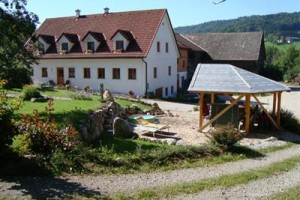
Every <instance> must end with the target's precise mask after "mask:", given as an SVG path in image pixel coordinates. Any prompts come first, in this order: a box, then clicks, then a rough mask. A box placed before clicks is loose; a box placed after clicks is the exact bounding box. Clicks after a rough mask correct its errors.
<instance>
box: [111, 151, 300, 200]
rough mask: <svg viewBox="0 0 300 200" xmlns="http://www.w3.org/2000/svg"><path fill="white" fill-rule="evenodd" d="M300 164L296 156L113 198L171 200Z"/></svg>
mask: <svg viewBox="0 0 300 200" xmlns="http://www.w3.org/2000/svg"><path fill="white" fill-rule="evenodd" d="M299 163H300V156H296V157H293V158H291V159H287V160H285V161H282V162H277V163H274V164H272V165H271V166H268V167H264V168H261V169H257V170H251V171H246V172H241V173H237V174H233V175H223V176H220V177H217V178H210V179H205V180H202V181H198V182H192V183H185V184H177V185H172V186H166V187H159V188H151V189H145V190H140V191H138V192H135V193H131V194H129V195H126V194H117V195H116V196H114V197H113V199H123V200H125V199H160V198H168V199H170V198H171V197H174V196H178V195H181V194H195V193H199V192H201V191H204V190H213V189H214V188H216V187H224V188H230V187H234V186H236V185H240V184H247V183H249V182H251V181H256V180H259V179H263V178H266V177H269V176H273V175H276V174H279V173H282V172H285V171H288V170H291V169H292V168H294V167H295V166H296V165H298V164H299Z"/></svg>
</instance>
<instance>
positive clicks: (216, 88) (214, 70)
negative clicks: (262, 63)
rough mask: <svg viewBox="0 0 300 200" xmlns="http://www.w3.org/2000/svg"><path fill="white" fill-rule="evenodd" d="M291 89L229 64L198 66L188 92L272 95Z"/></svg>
mask: <svg viewBox="0 0 300 200" xmlns="http://www.w3.org/2000/svg"><path fill="white" fill-rule="evenodd" d="M290 90H291V89H290V88H289V87H287V86H285V85H283V84H280V83H278V82H276V81H273V80H271V79H268V78H265V77H263V76H260V75H257V74H254V73H252V72H249V71H246V70H243V69H241V68H238V67H235V66H233V65H230V64H198V66H197V68H196V70H195V73H194V75H193V78H192V81H191V83H190V85H189V88H188V91H189V92H206V93H218V92H220V93H231V94H237V93H248V94H255V93H272V92H280V91H290Z"/></svg>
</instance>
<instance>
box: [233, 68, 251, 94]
mask: <svg viewBox="0 0 300 200" xmlns="http://www.w3.org/2000/svg"><path fill="white" fill-rule="evenodd" d="M229 66H230V67H231V69H232V70H233V71H234V72H235V73H236V74H237V75H238V77H240V79H242V81H243V82H244V83H245V84H246V85H247V87H248V88H249V89H251V86H250V85H249V84H248V83H247V81H246V80H245V79H244V78H243V77H242V76H241V75H240V73H239V72H238V71H237V70H236V69H235V67H234V66H233V65H229Z"/></svg>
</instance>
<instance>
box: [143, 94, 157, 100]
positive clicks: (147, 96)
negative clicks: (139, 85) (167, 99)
mask: <svg viewBox="0 0 300 200" xmlns="http://www.w3.org/2000/svg"><path fill="white" fill-rule="evenodd" d="M145 98H147V99H154V98H156V96H155V94H154V92H147V93H145Z"/></svg>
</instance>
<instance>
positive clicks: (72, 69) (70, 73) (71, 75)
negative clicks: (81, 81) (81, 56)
mask: <svg viewBox="0 0 300 200" xmlns="http://www.w3.org/2000/svg"><path fill="white" fill-rule="evenodd" d="M69 78H75V68H73V67H71V68H69Z"/></svg>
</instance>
